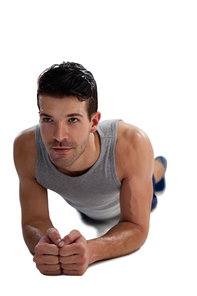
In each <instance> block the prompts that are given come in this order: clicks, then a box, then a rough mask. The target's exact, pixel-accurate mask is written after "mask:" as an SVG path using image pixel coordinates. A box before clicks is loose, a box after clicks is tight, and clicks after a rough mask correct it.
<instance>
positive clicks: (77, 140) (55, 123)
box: [40, 96, 96, 171]
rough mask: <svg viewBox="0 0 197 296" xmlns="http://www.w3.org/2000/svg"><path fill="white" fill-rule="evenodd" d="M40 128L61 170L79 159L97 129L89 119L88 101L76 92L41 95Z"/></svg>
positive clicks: (55, 163) (45, 142) (52, 158)
mask: <svg viewBox="0 0 197 296" xmlns="http://www.w3.org/2000/svg"><path fill="white" fill-rule="evenodd" d="M40 130H41V135H42V139H43V142H44V144H45V147H46V149H47V151H48V154H49V158H50V160H51V162H52V163H53V164H54V165H55V166H56V167H57V168H58V169H59V170H60V171H62V170H63V169H64V168H65V169H68V168H69V167H72V166H73V165H74V164H75V163H76V162H78V163H80V158H83V157H82V156H83V155H84V153H85V152H86V154H87V152H88V148H89V142H90V135H91V133H93V132H94V131H95V130H96V129H95V127H94V122H93V120H92V121H89V119H88V115H87V110H86V102H80V101H79V100H78V99H77V98H76V97H73V96H70V97H65V98H61V99H59V98H53V97H48V96H40ZM86 150H87V151H86ZM81 160H82V159H81Z"/></svg>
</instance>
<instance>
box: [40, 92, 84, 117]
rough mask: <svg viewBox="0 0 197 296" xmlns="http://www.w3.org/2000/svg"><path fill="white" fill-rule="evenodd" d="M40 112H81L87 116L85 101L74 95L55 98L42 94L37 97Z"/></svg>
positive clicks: (64, 113)
mask: <svg viewBox="0 0 197 296" xmlns="http://www.w3.org/2000/svg"><path fill="white" fill-rule="evenodd" d="M39 104H40V112H51V113H52V114H50V115H53V114H57V113H58V114H63V115H64V116H65V115H66V114H68V113H81V114H82V115H83V116H85V115H86V116H87V102H86V101H79V100H78V99H77V98H76V97H74V96H69V97H63V98H57V97H50V96H42V95H40V98H39Z"/></svg>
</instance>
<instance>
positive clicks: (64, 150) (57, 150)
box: [53, 147, 72, 154]
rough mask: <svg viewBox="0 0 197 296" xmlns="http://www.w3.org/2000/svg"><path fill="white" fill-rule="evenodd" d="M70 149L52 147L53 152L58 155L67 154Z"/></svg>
mask: <svg viewBox="0 0 197 296" xmlns="http://www.w3.org/2000/svg"><path fill="white" fill-rule="evenodd" d="M71 149H72V148H66V147H58V148H56V147H53V150H54V151H55V152H56V153H59V154H61V153H62V154H65V153H68V152H69V151H70V150H71Z"/></svg>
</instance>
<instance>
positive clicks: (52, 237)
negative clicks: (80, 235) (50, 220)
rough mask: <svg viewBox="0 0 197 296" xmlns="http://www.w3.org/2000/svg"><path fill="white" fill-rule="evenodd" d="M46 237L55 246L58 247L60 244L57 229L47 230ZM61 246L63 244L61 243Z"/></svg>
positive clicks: (60, 240)
mask: <svg viewBox="0 0 197 296" xmlns="http://www.w3.org/2000/svg"><path fill="white" fill-rule="evenodd" d="M46 236H47V237H48V238H49V239H50V240H51V241H52V242H53V243H54V244H55V245H58V244H60V243H61V242H62V239H61V236H60V234H59V232H58V231H57V229H55V228H49V229H48V230H47V232H46ZM62 244H63V243H62Z"/></svg>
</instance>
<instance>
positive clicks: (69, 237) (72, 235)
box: [62, 230, 82, 245]
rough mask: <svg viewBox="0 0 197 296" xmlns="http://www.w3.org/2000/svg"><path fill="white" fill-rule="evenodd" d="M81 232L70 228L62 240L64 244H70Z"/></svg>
mask: <svg viewBox="0 0 197 296" xmlns="http://www.w3.org/2000/svg"><path fill="white" fill-rule="evenodd" d="M81 236H82V235H81V233H80V232H79V231H78V230H72V231H71V232H70V233H69V234H68V235H66V236H65V237H64V238H63V239H62V241H63V242H64V244H65V245H70V244H72V243H74V241H75V240H77V239H78V238H79V237H81Z"/></svg>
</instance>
